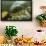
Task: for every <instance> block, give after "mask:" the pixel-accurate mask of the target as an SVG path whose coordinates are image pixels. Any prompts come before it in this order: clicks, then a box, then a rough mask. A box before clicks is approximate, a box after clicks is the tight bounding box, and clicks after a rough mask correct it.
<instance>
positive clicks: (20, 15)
mask: <svg viewBox="0 0 46 46" xmlns="http://www.w3.org/2000/svg"><path fill="white" fill-rule="evenodd" d="M31 20H32V0H25V1H24V0H19V1H18V0H2V1H1V21H31Z"/></svg>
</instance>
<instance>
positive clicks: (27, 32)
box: [0, 0, 46, 36]
mask: <svg viewBox="0 0 46 46" xmlns="http://www.w3.org/2000/svg"><path fill="white" fill-rule="evenodd" d="M32 3H33V4H32V5H33V8H32V10H33V11H32V12H33V15H32V21H25V22H24V21H0V35H1V34H4V31H5V30H4V29H5V26H6V25H14V26H16V27H17V29H18V31H19V33H18V36H21V35H22V34H23V35H24V36H31V34H32V32H35V31H36V30H37V29H43V30H46V28H43V27H40V26H39V24H38V22H37V21H36V19H35V17H36V15H38V14H41V13H42V12H41V10H40V6H42V5H46V0H33V1H32Z"/></svg>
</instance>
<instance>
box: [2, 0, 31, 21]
mask: <svg viewBox="0 0 46 46" xmlns="http://www.w3.org/2000/svg"><path fill="white" fill-rule="evenodd" d="M3 1H8V0H1V21H32V0H25V1H27V2H28V1H29V2H30V4H31V5H30V7H31V9H30V19H27V20H26V19H22V20H14V19H13V20H11V19H10V20H8V19H7V17H8V15H9V14H7V17H6V18H5V19H3V18H2V16H3V15H2V11H3V10H2V8H3V7H2V6H3V5H2V3H3ZM11 1H12V0H11ZM11 1H10V2H11ZM15 1H16V0H15ZM17 1H23V0H17ZM27 4H28V3H27ZM13 13H14V12H13ZM27 18H28V17H27Z"/></svg>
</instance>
